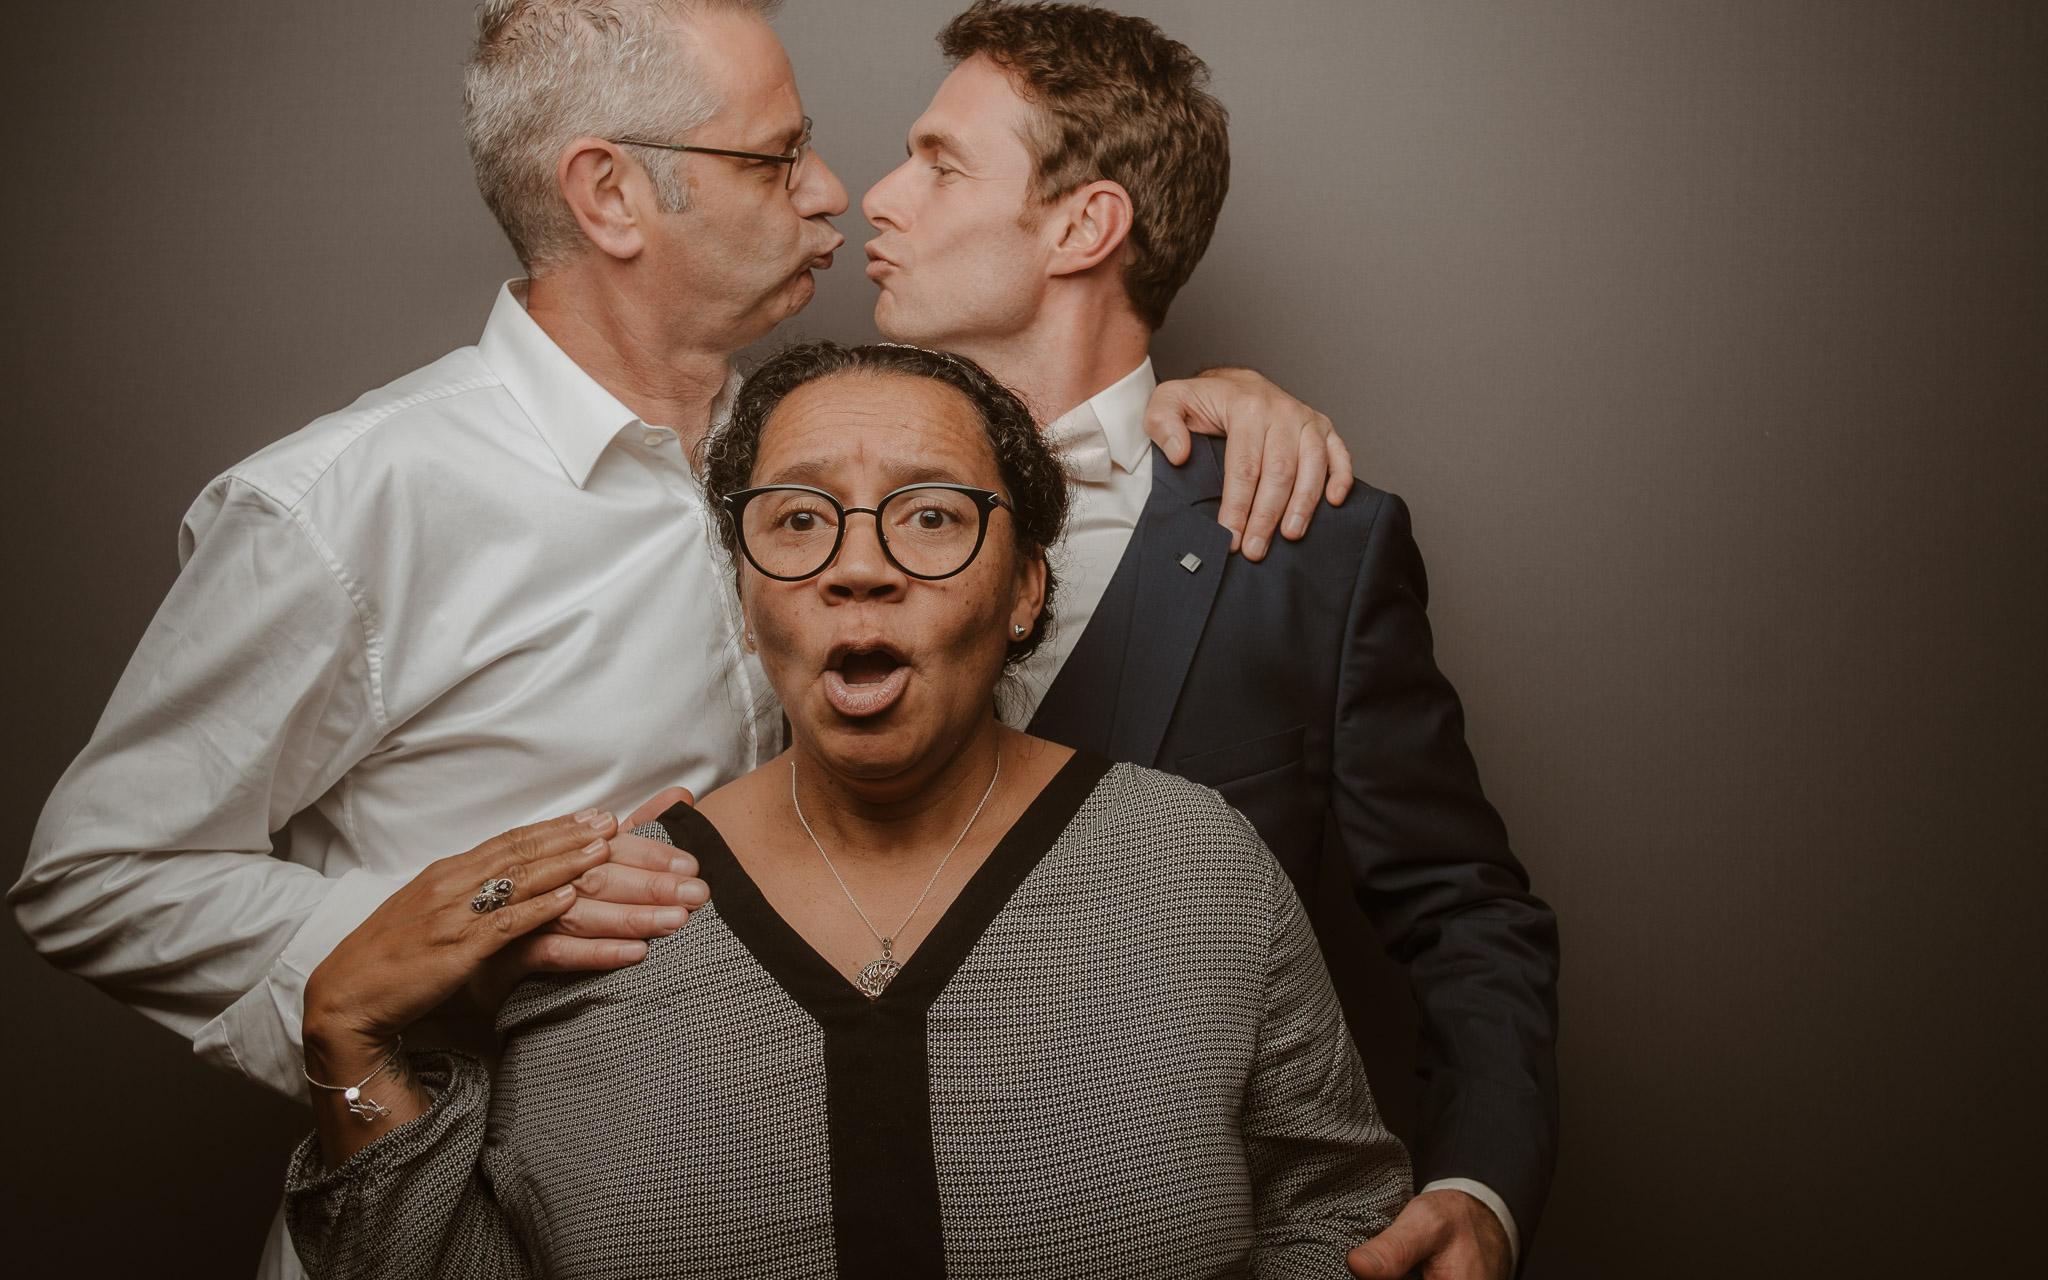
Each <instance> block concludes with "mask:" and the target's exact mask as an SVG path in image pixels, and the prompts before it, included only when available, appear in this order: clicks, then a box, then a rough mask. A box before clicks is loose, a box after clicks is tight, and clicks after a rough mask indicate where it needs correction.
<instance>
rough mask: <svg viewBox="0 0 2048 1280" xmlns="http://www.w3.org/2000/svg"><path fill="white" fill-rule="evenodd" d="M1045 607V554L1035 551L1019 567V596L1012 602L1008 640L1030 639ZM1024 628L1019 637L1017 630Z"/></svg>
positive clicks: (1006, 624) (1005, 635)
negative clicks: (1040, 612)
mask: <svg viewBox="0 0 2048 1280" xmlns="http://www.w3.org/2000/svg"><path fill="white" fill-rule="evenodd" d="M1044 607H1045V552H1043V551H1035V552H1033V553H1032V554H1031V556H1030V557H1029V558H1028V559H1026V560H1025V561H1024V562H1023V563H1022V564H1019V565H1018V566H1017V595H1016V599H1015V600H1013V601H1012V602H1011V605H1010V616H1009V619H1008V621H1007V622H1005V624H1004V625H1005V626H1007V627H1009V631H1008V632H1006V633H1005V634H1004V637H1003V638H1004V639H1006V640H1025V639H1028V638H1030V635H1031V629H1032V628H1033V627H1036V626H1037V625H1038V611H1039V610H1040V609H1043V608H1044ZM1020 626H1021V627H1023V628H1024V634H1023V635H1021V636H1020V635H1018V634H1017V628H1018V627H1020Z"/></svg>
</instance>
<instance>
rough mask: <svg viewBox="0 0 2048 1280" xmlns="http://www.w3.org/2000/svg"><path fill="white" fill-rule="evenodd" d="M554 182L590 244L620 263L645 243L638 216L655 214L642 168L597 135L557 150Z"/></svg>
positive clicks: (654, 204) (645, 175)
mask: <svg viewBox="0 0 2048 1280" xmlns="http://www.w3.org/2000/svg"><path fill="white" fill-rule="evenodd" d="M555 181H556V183H557V184H558V185H559V186H560V187H561V191H562V199H564V200H566V201H568V203H569V212H571V213H573V214H575V215H576V225H577V226H579V227H582V228H583V234H584V235H585V236H586V237H588V238H589V240H590V243H591V244H593V245H595V246H597V248H598V249H599V250H600V251H601V252H603V253H605V254H607V255H609V256H611V257H614V258H618V259H620V260H622V261H624V260H628V259H632V258H637V257H639V256H640V253H641V251H642V250H644V249H645V248H646V247H647V238H646V234H645V228H644V225H643V223H644V220H645V219H647V218H649V217H651V216H652V215H653V214H654V212H655V207H656V202H655V199H654V188H653V186H652V184H650V183H649V182H648V180H647V171H646V170H644V169H642V168H641V167H640V165H639V164H638V163H637V162H635V161H633V160H630V159H628V158H627V155H626V152H625V149H624V148H622V147H620V146H619V145H618V144H617V143H614V142H607V141H606V140H605V139H603V138H578V139H576V140H575V141H574V142H571V143H570V144H569V145H568V146H566V147H563V148H562V154H561V157H560V158H559V159H558V160H557V161H556V162H555Z"/></svg>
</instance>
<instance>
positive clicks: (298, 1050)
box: [192, 869, 400, 1102]
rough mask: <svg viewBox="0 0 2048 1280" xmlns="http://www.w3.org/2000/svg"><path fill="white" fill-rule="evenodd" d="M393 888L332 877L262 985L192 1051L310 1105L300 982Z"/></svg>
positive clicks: (360, 876)
mask: <svg viewBox="0 0 2048 1280" xmlns="http://www.w3.org/2000/svg"><path fill="white" fill-rule="evenodd" d="M399 887H400V886H399V884H398V883H397V882H396V881H392V880H387V879H385V878H384V877H382V876H377V875H372V874H370V873H369V872H367V871H363V870H360V869H358V870H355V871H351V872H349V873H348V874H346V875H344V876H342V877H341V878H340V879H339V880H336V881H335V882H334V883H333V886H332V887H331V888H329V889H328V891H327V896H326V897H324V898H322V899H321V900H320V905H319V906H317V907H315V908H314V909H313V914H312V915H310V916H308V917H306V922H305V923H304V924H302V925H300V926H299V931H298V932H297V933H295V934H293V935H292V940H291V941H290V942H289V943H287V944H286V945H285V949H284V952H283V953H282V954H281V955H279V956H278V958H277V961H276V963H274V964H272V965H271V966H270V972H269V973H268V974H266V975H265V976H264V979H263V981H262V982H261V983H259V984H257V986H256V987H255V989H253V990H251V991H249V992H247V993H245V994H244V995H243V996H242V998H241V999H239V1000H237V1001H235V1002H234V1003H233V1004H231V1005H229V1006H228V1007H227V1008H226V1009H225V1010H223V1011H222V1013H221V1015H220V1016H219V1017H218V1018H215V1019H214V1020H213V1021H212V1022H209V1023H207V1024H206V1025H205V1026H204V1027H201V1028H200V1029H199V1034H198V1035H197V1036H195V1037H194V1038H193V1041H192V1051H193V1052H194V1053H196V1054H198V1055H199V1057H200V1058H201V1059H203V1060H204V1061H206V1062H209V1063H211V1064H213V1065H214V1066H217V1067H221V1068H223V1069H225V1070H228V1071H233V1072H235V1073H236V1074H238V1075H243V1076H247V1077H248V1078H249V1079H251V1080H254V1081H255V1082H256V1083H257V1084H260V1085H263V1086H264V1087H265V1088H268V1089H273V1090H275V1091H277V1092H278V1093H281V1094H283V1095H285V1096H286V1097H288V1098H296V1099H298V1100H299V1101H300V1102H310V1101H311V1100H312V1099H311V1091H310V1090H309V1089H307V1087H306V1078H305V1074H304V1066H305V1060H306V1057H305V1050H304V1048H302V1047H301V1044H302V1042H301V1029H302V1026H303V1024H304V1021H305V1010H306V978H307V977H308V976H309V975H311V973H312V972H313V970H315V969H317V968H319V967H320V962H321V961H322V960H325V959H326V958H327V956H328V954H329V953H330V952H332V951H333V950H334V948H335V947H337V946H339V945H340V943H341V940H342V939H343V938H346V937H347V936H348V935H349V934H351V933H353V932H355V929H356V926H357V925H359V924H361V923H362V922H363V921H365V920H367V919H369V917H370V913H371V912H373V911H375V910H376V909H377V908H378V907H380V906H382V905H383V904H384V900H385V899H386V898H388V897H390V896H391V895H392V894H394V893H396V892H398V890H399Z"/></svg>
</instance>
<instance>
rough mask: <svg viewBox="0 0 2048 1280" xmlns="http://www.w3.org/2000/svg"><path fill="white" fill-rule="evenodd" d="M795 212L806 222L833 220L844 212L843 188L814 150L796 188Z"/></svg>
mask: <svg viewBox="0 0 2048 1280" xmlns="http://www.w3.org/2000/svg"><path fill="white" fill-rule="evenodd" d="M796 197H797V212H799V213H801V214H802V215H803V216H804V217H806V218H816V217H826V218H836V217H838V216H839V215H840V214H842V213H845V212H846V184H845V183H843V182H841V181H840V180H839V175H838V174H836V173H834V172H832V166H831V165H829V164H826V163H825V157H824V156H823V155H822V154H820V153H819V151H818V149H817V148H816V147H813V148H811V154H810V156H809V157H808V158H806V159H805V161H804V172H803V177H802V178H801V179H800V180H799V181H798V182H797V184H796Z"/></svg>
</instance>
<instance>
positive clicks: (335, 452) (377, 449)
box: [209, 347, 518, 511]
mask: <svg viewBox="0 0 2048 1280" xmlns="http://www.w3.org/2000/svg"><path fill="white" fill-rule="evenodd" d="M508 413H510V414H515V415H516V414H517V413H518V410H517V407H516V405H515V404H514V402H513V401H512V399H511V397H510V395H509V394H508V393H507V392H506V391H505V389H504V383H503V381H502V380H501V379H500V378H499V377H498V375H497V374H496V373H495V372H493V371H492V369H491V367H490V366H489V365H488V364H486V363H485V362H484V360H483V358H482V357H481V356H479V355H478V354H477V351H476V348H474V347H463V348H461V349H459V350H456V351H452V352H450V353H449V354H447V355H445V356H443V357H442V358H441V359H439V360H436V361H434V362H433V363H432V364H429V365H426V366H424V367H423V368H419V369H415V370H413V371H412V372H411V373H408V374H406V375H405V376H403V377H401V378H398V379H397V380H395V381H393V382H391V383H388V384H386V385H385V386H382V387H378V388H377V389H376V390H374V391H369V392H365V393H364V394H363V395H362V396H360V397H358V398H357V400H356V401H355V403H353V404H351V405H349V406H348V407H347V408H345V409H341V410H339V411H337V412H334V413H330V414H327V415H325V416H323V417H320V418H316V419H314V420H313V421H312V422H310V423H308V424H307V425H306V426H304V427H302V428H300V429H299V430H297V431H295V432H293V433H292V434H290V435H288V436H286V437H284V438H283V439H282V440H279V441H277V442H276V443H274V444H271V445H269V446H267V447H265V448H263V449H260V450H258V451H257V452H256V453H254V454H252V455H250V456H249V457H247V458H244V459H243V460H242V461H241V462H239V463H237V464H235V465H234V466H233V467H231V468H229V469H228V470H227V471H226V472H224V473H223V474H222V475H221V476H220V477H219V478H218V479H216V480H215V481H214V483H213V484H212V485H211V486H209V490H210V491H211V490H217V489H226V488H229V487H232V486H235V485H240V486H245V487H247V488H250V489H254V490H256V491H258V492H260V493H262V494H263V495H264V496H265V497H267V498H268V499H269V500H270V501H272V502H274V503H276V504H278V505H279V506H281V507H283V508H285V509H286V510H294V511H296V510H299V509H300V508H302V507H303V506H304V505H305V504H306V503H307V502H309V501H310V500H312V499H314V497H315V495H316V494H317V493H318V492H319V491H320V489H321V488H322V486H323V485H325V484H329V483H332V477H333V475H334V473H335V470H336V468H337V465H338V464H340V463H342V462H343V461H344V460H347V462H348V463H349V464H350V465H351V466H367V467H368V468H370V469H372V470H383V469H389V468H401V467H404V466H405V465H407V464H408V463H409V462H411V461H413V460H414V459H417V458H418V457H419V456H421V455H422V454H426V455H431V454H433V453H435V452H437V451H447V450H449V449H451V447H459V446H457V445H456V442H457V441H458V440H459V439H461V438H462V437H463V436H465V435H467V434H471V433H473V432H474V431H475V429H476V428H477V426H478V425H479V424H481V423H485V422H493V421H500V422H501V421H503V420H504V418H505V417H506V415H507V414H508Z"/></svg>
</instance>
